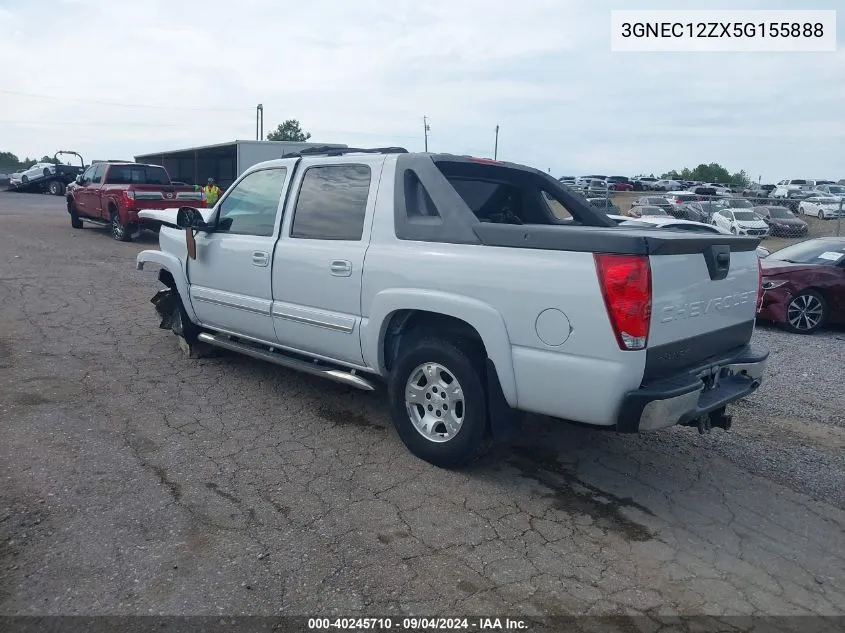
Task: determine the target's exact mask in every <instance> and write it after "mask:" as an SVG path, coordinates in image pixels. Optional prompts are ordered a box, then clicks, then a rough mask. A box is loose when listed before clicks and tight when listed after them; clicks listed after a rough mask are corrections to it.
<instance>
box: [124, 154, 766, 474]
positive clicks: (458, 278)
mask: <svg viewBox="0 0 845 633" xmlns="http://www.w3.org/2000/svg"><path fill="white" fill-rule="evenodd" d="M251 192H254V193H251ZM141 217H145V218H149V219H150V220H154V221H157V222H162V223H164V224H165V225H167V226H166V227H165V228H163V229H162V231H161V234H160V250H157V251H143V252H142V253H140V254H139V255H138V266H139V268H142V267H143V266H144V265H145V264H147V263H152V264H157V265H159V266H161V267H162V271H161V273H160V279H161V280H162V282H163V283H164V284H165V285H166V286H167V289H166V290H164V291H163V292H162V293H160V294H159V295H157V297H156V298H155V299H154V302H155V304H156V306H157V309H158V311H159V313H160V314H161V315H162V326H163V327H167V328H171V329H173V330H174V332H176V333H177V334H179V335H180V336H181V337H182V338H183V340H184V341H185V342H186V343H187V344H189V345H197V344H199V343H206V344H210V345H217V346H219V347H223V348H226V349H229V350H234V351H239V352H242V353H245V354H249V355H251V356H254V357H256V358H261V359H263V360H269V361H272V362H277V363H278V364H280V365H285V366H288V367H294V368H296V369H300V370H303V371H309V372H310V373H318V374H320V375H322V376H324V377H327V378H330V379H332V380H335V381H340V382H344V383H346V384H349V385H352V386H355V387H358V388H364V389H367V388H372V385H373V383H374V381H375V380H379V379H382V380H385V381H386V382H387V384H388V391H389V394H390V401H391V410H392V414H393V420H394V423H395V424H396V428H397V430H398V432H399V435H400V437H401V438H402V439H403V441H404V442H405V444H406V445H407V446H408V448H409V449H410V450H411V451H412V452H413V453H414V454H416V455H417V456H419V457H421V458H423V459H426V460H428V461H430V462H432V463H434V464H437V465H440V466H447V467H450V466H456V465H459V464H463V463H466V462H467V461H468V460H470V459H472V458H473V457H474V456H476V455H478V454H479V452H480V450H481V449H482V448H483V446H485V445H486V438H488V437H491V436H492V437H494V438H495V437H501V438H507V437H513V436H514V434H517V433H519V428H520V427H519V418H520V413H522V412H533V413H540V414H546V415H550V416H553V417H557V418H562V419H567V420H572V421H576V422H580V423H584V424H589V425H594V426H597V427H604V428H613V429H615V430H618V431H621V432H638V431H645V430H653V429H657V428H661V427H665V426H670V425H674V424H688V425H694V426H698V427H699V429H700V430H707V429H709V428H710V427H711V426H721V427H724V428H726V427H728V426H729V424H730V416H728V415H727V413H726V405H727V404H728V403H730V402H733V401H735V400H737V399H740V398H742V397H744V396H745V395H747V394H749V393H751V392H753V391H754V390H755V389H756V388H757V387H758V386H759V384H760V381H761V380H762V375H763V370H764V366H765V361H766V357H767V355H768V353H767V352H766V351H765V350H761V349H756V348H753V347H751V346H750V339H751V335H752V333H753V329H754V317H755V307H756V303H757V301H758V297H759V289H760V268H759V262H758V258H757V255H756V252H755V249H756V246H757V244H758V240H757V239H756V238H748V237H735V236H725V235H718V234H690V233H681V232H678V233H672V232H669V231H665V230H662V229H657V228H654V229H652V228H649V227H626V226H618V225H617V224H616V222H614V221H613V220H612V219H610V218H608V217H607V216H606V215H605V214H604V213H603V212H602V211H600V210H598V209H595V208H593V207H590V206H589V205H588V204H586V203H585V202H584V201H583V200H581V199H580V198H579V197H578V196H575V195H573V194H571V193H570V192H569V191H568V190H566V189H565V188H564V187H562V186H561V185H560V184H559V183H558V182H557V181H556V180H554V179H552V178H551V177H549V176H548V175H547V174H544V173H543V172H540V171H538V170H534V169H531V168H528V167H524V166H521V165H515V164H511V163H501V162H495V161H489V160H486V159H473V158H468V157H458V156H452V155H438V154H409V153H406V152H403V151H395V150H391V151H382V152H371V151H361V150H354V149H351V150H342V151H341V150H333V151H331V152H326V153H325V154H318V155H313V154H308V153H302V154H300V155H297V156H293V157H290V158H284V159H280V160H277V161H270V162H268V163H262V164H260V165H257V166H255V167H253V168H252V169H251V170H249V171H248V172H246V173H245V174H244V175H242V176H241V178H240V179H239V180H238V181H237V182H236V183H235V184H234V185H233V186H232V187H231V188H230V189H229V191H227V193H226V195H225V196H224V197H223V198H222V199H221V200H220V201H219V202H218V204H217V206H216V207H215V208H214V209H207V210H200V211H197V210H191V209H181V210H178V211H177V209H175V208H174V209H170V210H160V211H142V212H141ZM171 227H172V228H171Z"/></svg>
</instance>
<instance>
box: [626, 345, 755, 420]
mask: <svg viewBox="0 0 845 633" xmlns="http://www.w3.org/2000/svg"><path fill="white" fill-rule="evenodd" d="M768 356H769V352H768V350H766V349H763V348H760V347H752V346H750V345H747V346H745V347H742V348H740V349H739V350H736V351H734V352H732V353H730V354H726V355H724V356H722V357H720V358H718V359H715V360H713V361H711V362H710V363H708V364H707V365H705V366H701V367H697V368H695V369H692V370H688V371H684V372H683V373H679V374H676V375H673V376H670V377H668V378H663V379H661V380H659V381H655V382H651V383H649V384H646V385H643V386H641V387H640V388H639V389H636V390H634V391H629V392H628V393H627V394H626V395H625V397H624V398H623V400H622V407H621V408H620V413H619V417H618V419H617V421H616V430H617V431H619V432H622V433H638V432H640V431H652V430H655V429H660V428H664V427H668V426H674V425H676V424H684V423H687V422H691V421H693V420H696V419H698V418H700V417H702V416H704V415H707V414H708V413H711V412H713V411H716V410H717V409H720V408H721V407H724V406H725V405H727V404H730V403H731V402H736V401H737V400H741V399H742V398H745V397H746V396H748V395H750V394H751V393H753V392H754V391H756V390H757V388H758V387H759V386H760V382H761V380H762V377H763V372H764V371H765V366H766V360H767V358H768Z"/></svg>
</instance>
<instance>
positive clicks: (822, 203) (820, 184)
mask: <svg viewBox="0 0 845 633" xmlns="http://www.w3.org/2000/svg"><path fill="white" fill-rule="evenodd" d="M742 194H743V196H744V197H746V198H750V199H756V200H758V201H759V202H761V203H764V204H765V203H768V202H769V201H777V203H778V204H780V205H783V206H786V207H788V208H790V209H791V210H792V211H795V212H798V213H801V214H803V215H813V216H816V217H818V218H819V219H832V218H836V217H840V214H842V213H843V212H842V206H843V204H840V203H841V202H843V201H845V181H842V182H840V183H836V182H833V181H832V180H812V179H803V178H793V179H786V180H781V181H780V182H778V183H777V184H776V185H760V186H757V187H750V188H748V189H745V190H743V192H742Z"/></svg>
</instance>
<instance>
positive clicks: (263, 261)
mask: <svg viewBox="0 0 845 633" xmlns="http://www.w3.org/2000/svg"><path fill="white" fill-rule="evenodd" d="M269 263H270V255H269V254H268V253H264V252H262V251H255V252H254V253H253V254H252V265H253V266H266V265H267V264H269Z"/></svg>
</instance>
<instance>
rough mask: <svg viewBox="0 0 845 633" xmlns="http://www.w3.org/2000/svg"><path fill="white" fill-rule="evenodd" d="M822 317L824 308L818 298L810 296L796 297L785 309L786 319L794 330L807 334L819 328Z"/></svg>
mask: <svg viewBox="0 0 845 633" xmlns="http://www.w3.org/2000/svg"><path fill="white" fill-rule="evenodd" d="M823 315H824V306H822V302H821V301H819V299H818V297H816V296H815V295H810V294H803V295H798V296H797V297H795V298H794V299H793V300H792V301H790V302H789V305H788V306H787V308H786V318H787V320H788V321H789V324H790V325H791V326H792V327H794V328H795V329H796V330H800V331H802V332H807V331H809V330H813V329H815V328H817V327H818V326H819V324H820V323H821V320H822V316H823Z"/></svg>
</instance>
